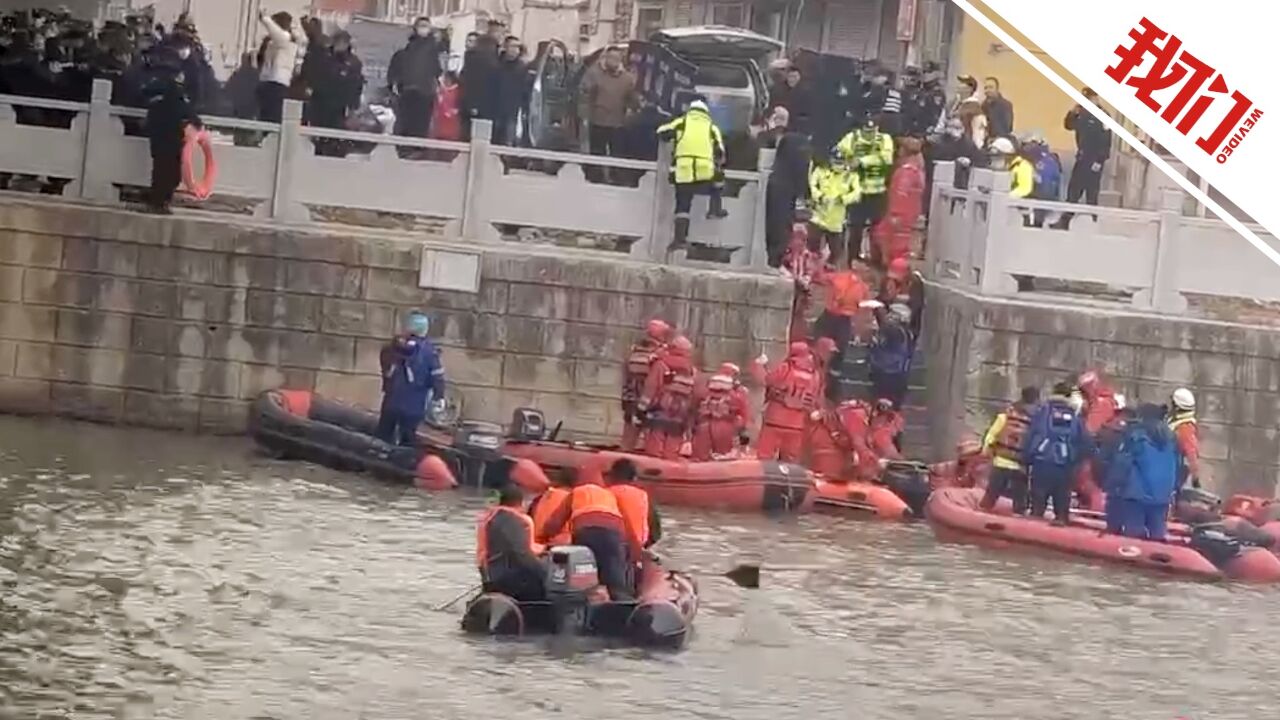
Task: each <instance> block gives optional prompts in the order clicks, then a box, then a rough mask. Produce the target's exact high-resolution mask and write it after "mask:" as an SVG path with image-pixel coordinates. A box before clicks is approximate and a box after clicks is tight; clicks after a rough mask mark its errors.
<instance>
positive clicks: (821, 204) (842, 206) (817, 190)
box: [809, 165, 862, 233]
mask: <svg viewBox="0 0 1280 720" xmlns="http://www.w3.org/2000/svg"><path fill="white" fill-rule="evenodd" d="M860 199H862V190H861V187H860V185H859V182H858V174H857V173H856V172H852V171H850V170H846V169H845V168H842V167H835V166H828V167H822V166H820V165H813V166H811V167H810V168H809V209H810V210H811V211H812V212H813V217H812V218H811V221H812V222H813V224H814V225H817V226H818V227H820V228H822V229H823V230H826V231H827V232H833V233H838V232H841V231H842V230H844V219H845V212H846V209H847V208H848V207H849V206H850V205H852V204H854V203H856V202H858V200H860Z"/></svg>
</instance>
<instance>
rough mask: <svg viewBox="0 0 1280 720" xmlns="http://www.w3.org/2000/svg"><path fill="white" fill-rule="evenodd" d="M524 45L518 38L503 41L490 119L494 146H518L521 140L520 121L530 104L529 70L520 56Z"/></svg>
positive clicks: (508, 37) (513, 37)
mask: <svg viewBox="0 0 1280 720" xmlns="http://www.w3.org/2000/svg"><path fill="white" fill-rule="evenodd" d="M523 54H524V45H523V44H521V42H520V38H517V37H515V36H514V35H508V36H507V37H506V39H505V40H503V41H502V55H501V56H500V57H499V59H498V70H497V83H496V85H497V87H496V92H497V98H496V100H497V102H496V108H495V109H496V112H495V113H494V118H493V142H494V144H495V145H511V146H518V145H520V144H521V140H522V139H523V138H524V132H523V128H522V127H521V122H520V121H521V117H522V116H523V112H524V110H525V108H526V107H527V106H528V101H529V89H530V82H529V80H530V78H529V66H528V65H527V64H525V62H524V60H522V59H521V56H522V55H523Z"/></svg>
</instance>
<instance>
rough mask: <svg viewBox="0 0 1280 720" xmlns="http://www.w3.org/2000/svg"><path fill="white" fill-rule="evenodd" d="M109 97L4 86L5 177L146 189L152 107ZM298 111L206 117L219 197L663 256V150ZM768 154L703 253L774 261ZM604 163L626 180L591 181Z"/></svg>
mask: <svg viewBox="0 0 1280 720" xmlns="http://www.w3.org/2000/svg"><path fill="white" fill-rule="evenodd" d="M110 96H111V85H110V83H108V82H106V81H102V80H99V81H97V82H95V83H94V87H93V94H92V98H91V100H90V102H88V103H74V102H65V101H58V100H46V99H40V98H30V97H18V96H11V95H0V173H11V174H18V175H36V176H48V177H51V178H61V179H64V180H67V181H69V182H67V184H66V185H65V186H64V187H63V189H62V193H63V195H64V196H66V197H72V198H81V199H85V200H90V201H96V202H102V203H119V202H120V189H121V188H122V187H145V186H147V185H148V184H149V182H150V180H149V178H150V157H149V155H148V150H147V140H146V138H145V137H140V136H136V135H130V134H128V133H126V132H125V127H124V126H125V124H126V122H136V119H137V118H141V117H143V113H142V112H141V111H139V110H136V109H131V108H124V107H117V106H113V105H111V104H110ZM32 109H35V110H38V111H41V112H50V111H52V112H53V113H59V114H61V115H62V119H63V120H65V122H64V123H63V124H64V125H66V127H43V126H39V125H35V124H29V121H28V122H19V120H20V119H24V118H22V115H23V114H24V113H26V112H29V111H31V110H32ZM301 118H302V105H301V104H300V103H297V102H292V101H291V102H286V104H285V111H284V119H283V122H282V123H281V124H279V125H277V124H274V123H263V122H257V121H252V120H239V119H232V118H220V117H207V118H204V121H205V124H206V126H207V127H209V128H210V129H211V130H212V131H214V132H215V133H216V135H215V156H216V158H217V161H218V168H219V172H218V180H217V188H216V190H217V193H218V195H219V196H222V197H232V198H236V199H238V200H241V201H243V202H244V203H245V204H247V205H248V206H249V207H250V208H251V209H252V212H253V214H254V215H255V216H257V217H264V218H274V219H279V220H283V221H288V222H306V221H309V220H312V219H313V217H315V216H316V215H319V214H322V213H319V212H318V210H319V209H320V208H340V209H349V210H355V211H374V212H383V213H396V214H404V215H412V216H420V217H428V218H432V219H436V220H438V221H439V222H440V223H441V224H442V225H443V234H444V235H445V236H446V237H448V238H451V239H462V240H466V241H474V242H481V243H485V242H496V241H498V240H499V239H500V237H501V235H500V233H499V228H503V229H508V230H509V229H511V228H533V229H538V230H550V231H554V232H558V233H560V234H562V235H563V234H567V235H570V236H572V235H574V234H578V235H587V236H596V237H598V236H612V237H615V238H617V242H616V244H615V245H614V247H615V248H616V249H620V250H621V251H622V252H625V253H626V254H627V255H628V256H630V257H632V258H635V259H640V260H648V261H657V262H662V261H664V260H666V259H667V253H666V246H667V244H668V242H669V240H670V232H671V226H672V214H673V212H674V198H673V193H672V190H671V187H670V182H669V179H668V174H667V172H666V168H667V166H668V161H667V159H666V158H667V157H668V156H667V152H668V151H667V149H666V148H664V150H663V153H662V155H663V156H662V157H659V159H658V161H657V162H656V163H654V162H647V161H637V160H626V159H617V158H608V157H599V156H592V155H581V154H576V153H561V152H549V151H545V150H534V149H528V148H511V147H499V146H495V145H492V144H491V143H490V141H489V139H490V133H491V127H490V123H488V122H485V121H479V122H476V123H474V124H473V133H472V135H473V137H472V139H471V141H470V142H467V143H456V142H446V141H439V140H424V139H418V138H408V137H399V136H393V135H378V134H369V133H357V132H347V131H340V130H327V129H322V128H314V127H307V126H303V125H302V123H301ZM233 138H235V139H236V142H235V143H234V144H233V142H232V139H233ZM246 138H247V140H246ZM324 139H329V140H331V141H346V142H348V143H358V144H364V145H365V146H366V148H369V147H371V148H372V149H371V152H364V153H361V154H356V153H351V154H348V155H347V156H346V157H329V156H322V155H317V153H316V151H315V148H314V145H315V144H316V143H315V141H318V140H324ZM402 155H411V156H413V159H406V158H404V157H402ZM761 155H762V157H761V159H760V164H759V167H760V168H761V170H759V171H758V172H734V171H730V172H728V173H727V184H728V188H727V191H726V198H725V208H726V209H727V210H728V211H729V217H728V218H727V219H725V220H721V221H708V220H705V219H704V216H705V203H706V200H705V199H704V198H699V199H698V200H697V201H696V203H695V206H694V213H693V217H694V222H693V228H692V231H691V233H690V239H691V241H692V242H693V243H694V244H695V249H696V250H698V251H700V253H699V255H698V257H699V258H702V259H707V260H712V261H715V262H719V263H723V264H727V265H729V266H732V267H737V268H763V267H765V250H764V192H763V188H764V187H765V185H766V183H767V181H768V175H769V171H770V167H771V165H772V153H770V152H768V151H765V152H762V153H761ZM604 171H607V172H609V173H613V174H615V175H616V176H618V177H621V176H623V175H625V176H626V179H625V182H618V183H616V184H604V183H593V182H588V181H587V177H588V176H589V175H595V174H598V173H601V172H604Z"/></svg>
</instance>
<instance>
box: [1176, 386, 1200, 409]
mask: <svg viewBox="0 0 1280 720" xmlns="http://www.w3.org/2000/svg"><path fill="white" fill-rule="evenodd" d="M1172 399H1173V406H1174V407H1176V408H1178V409H1179V410H1195V409H1196V396H1195V395H1193V394H1192V393H1191V391H1190V390H1188V389H1186V388H1184V387H1183V388H1178V389H1177V390H1174V391H1173V398H1172Z"/></svg>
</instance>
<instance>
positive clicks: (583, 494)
mask: <svg viewBox="0 0 1280 720" xmlns="http://www.w3.org/2000/svg"><path fill="white" fill-rule="evenodd" d="M602 482H603V479H602V478H601V476H600V473H599V472H580V473H579V474H578V484H577V485H575V486H574V487H573V490H572V491H570V493H569V495H568V497H566V498H565V499H564V500H562V501H561V502H560V506H559V507H558V508H556V509H555V510H554V511H553V512H552V513H551V515H550V516H549V517H548V518H547V522H546V525H545V532H546V534H547V535H549V536H552V537H554V536H556V535H559V534H560V533H561V532H563V531H565V530H567V531H568V533H569V537H570V538H571V539H572V543H573V544H574V545H581V546H583V547H585V548H588V549H589V550H591V554H592V555H594V556H595V558H596V567H597V568H598V570H599V575H600V582H601V583H602V584H604V586H605V588H607V589H608V590H609V598H610V599H611V600H613V601H615V602H618V601H626V600H631V599H633V598H634V596H635V593H634V592H633V591H632V589H631V578H630V577H629V576H630V573H629V572H628V569H629V566H628V564H627V557H628V555H629V554H630V553H629V551H628V550H627V540H626V538H627V527H626V521H625V520H623V518H622V510H621V508H619V507H618V499H617V497H615V496H614V494H613V493H612V492H610V491H609V490H608V489H607V488H605V487H604V485H603V484H602Z"/></svg>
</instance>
